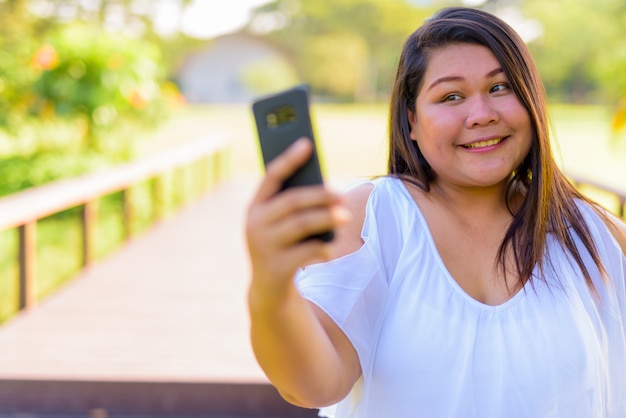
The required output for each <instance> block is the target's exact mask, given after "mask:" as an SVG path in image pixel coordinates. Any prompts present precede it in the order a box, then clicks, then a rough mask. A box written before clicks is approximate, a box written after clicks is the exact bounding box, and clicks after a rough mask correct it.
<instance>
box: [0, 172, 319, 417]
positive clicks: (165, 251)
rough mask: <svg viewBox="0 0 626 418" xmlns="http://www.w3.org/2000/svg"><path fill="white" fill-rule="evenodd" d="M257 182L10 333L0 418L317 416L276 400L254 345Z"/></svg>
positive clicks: (0, 339) (102, 270) (108, 266)
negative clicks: (249, 240)
mask: <svg viewBox="0 0 626 418" xmlns="http://www.w3.org/2000/svg"><path fill="white" fill-rule="evenodd" d="M257 181H258V180H257V179H256V178H255V177H254V176H253V175H247V176H246V177H244V178H235V179H232V180H229V181H226V182H225V183H223V184H221V185H220V186H218V187H217V189H215V190H213V191H212V192H211V193H209V194H208V195H206V196H205V197H203V198H201V199H200V200H199V201H197V202H196V203H194V204H192V205H190V206H188V207H187V208H185V209H184V210H183V211H182V212H179V213H178V214H177V215H174V216H172V217H170V218H168V219H165V220H164V221H162V222H161V223H160V224H158V225H156V226H155V227H154V228H153V229H151V230H150V231H148V232H146V233H145V234H144V235H141V236H138V237H136V238H134V239H133V240H132V241H130V242H129V243H128V244H127V245H126V246H125V247H124V248H123V249H122V250H121V251H119V252H118V253H116V254H114V255H112V256H111V257H109V258H108V259H106V260H104V261H102V262H100V263H98V264H96V265H92V266H91V267H90V268H89V269H88V270H86V271H84V272H83V273H81V274H80V275H79V276H78V277H77V278H76V279H75V280H73V281H72V282H70V283H69V284H68V285H67V286H66V287H64V288H63V289H61V290H60V291H58V292H57V293H56V294H54V295H52V296H50V297H49V298H47V299H46V300H45V301H43V302H42V303H41V304H40V305H39V306H38V307H36V308H35V309H32V310H30V311H28V312H24V313H21V314H19V315H18V316H17V317H15V318H14V319H12V320H11V321H9V322H8V323H7V324H5V325H4V326H3V327H1V328H0V353H1V354H0V413H18V412H19V413H66V414H86V415H84V416H98V417H107V416H116V415H115V414H118V416H119V414H142V415H150V414H153V415H161V416H165V415H168V414H169V415H170V416H174V415H176V416H182V415H195V416H199V415H200V416H206V417H213V416H226V415H228V416H239V417H242V416H258V417H261V416H262V417H267V418H269V417H306V416H316V414H315V411H309V410H301V409H299V408H294V407H291V406H290V405H287V404H286V403H284V401H282V400H281V399H280V398H279V397H278V395H277V393H276V391H275V390H274V389H273V388H272V387H271V386H270V385H269V384H268V382H267V380H266V378H265V376H264V375H263V373H262V371H261V370H260V368H259V367H258V366H257V364H256V362H255V360H254V356H253V354H252V350H251V348H250V344H249V340H248V319H247V310H246V305H245V297H246V288H247V282H248V273H249V266H248V260H247V256H246V252H245V246H244V239H243V216H244V211H245V207H246V204H247V202H248V200H249V198H250V195H251V193H252V190H253V188H254V186H255V184H256V182H257ZM89 411H91V412H89ZM94 411H95V412H94ZM94 414H95V415H94ZM98 414H100V415H98ZM16 416H17V415H16ZM19 416H24V415H19Z"/></svg>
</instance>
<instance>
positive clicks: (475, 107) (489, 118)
mask: <svg viewBox="0 0 626 418" xmlns="http://www.w3.org/2000/svg"><path fill="white" fill-rule="evenodd" d="M468 105H469V106H468V114H467V119H466V126H467V127H468V128H473V127H475V126H486V125H490V124H493V123H497V122H498V121H499V120H500V115H499V113H498V111H497V110H496V108H495V103H494V102H493V100H490V98H489V97H485V96H480V97H475V98H473V99H472V100H470V101H469V103H468Z"/></svg>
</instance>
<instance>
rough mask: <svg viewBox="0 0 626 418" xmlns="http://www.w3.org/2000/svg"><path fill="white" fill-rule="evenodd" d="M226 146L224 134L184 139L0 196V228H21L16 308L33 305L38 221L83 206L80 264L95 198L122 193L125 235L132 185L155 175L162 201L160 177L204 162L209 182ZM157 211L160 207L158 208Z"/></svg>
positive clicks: (88, 255) (90, 237) (88, 248)
mask: <svg viewBox="0 0 626 418" xmlns="http://www.w3.org/2000/svg"><path fill="white" fill-rule="evenodd" d="M228 155H229V146H228V142H227V141H226V139H225V137H224V136H218V135H213V136H207V137H203V138H199V139H197V140H195V141H191V142H188V143H186V144H184V145H182V146H179V147H177V148H175V149H173V150H168V151H166V152H162V153H160V154H156V155H153V156H150V157H146V158H143V159H140V160H137V161H133V162H130V163H126V164H122V165H119V166H116V167H111V168H107V169H105V170H102V171H99V172H95V173H92V174H87V175H84V176H81V177H76V178H70V179H66V180H60V181H55V182H52V183H48V184H45V185H42V186H37V187H33V188H30V189H27V190H24V191H21V192H18V193H14V194H12V195H9V196H6V197H3V198H0V231H2V230H5V229H12V228H17V229H18V232H19V239H18V246H19V250H18V253H19V278H20V280H19V282H20V298H19V299H20V300H19V309H29V308H32V307H34V306H35V304H36V300H35V299H36V297H35V294H36V293H35V278H36V275H37V273H36V271H37V262H36V242H37V221H38V220H40V219H42V218H45V217H47V216H50V215H53V214H56V213H59V212H62V211H64V210H67V209H70V208H74V207H82V238H83V245H82V265H83V266H87V265H88V264H89V263H90V262H91V261H92V258H93V248H94V239H95V237H94V233H93V230H94V225H95V222H96V220H97V212H98V199H99V198H101V197H103V196H106V195H109V194H111V193H115V192H120V191H121V192H122V193H123V201H124V203H123V205H124V227H125V228H124V229H125V236H126V238H129V237H130V236H132V228H131V224H132V217H133V210H132V203H131V201H130V198H129V192H130V188H131V187H132V186H134V185H136V184H138V183H141V182H143V181H146V180H150V179H156V180H158V182H157V187H154V188H153V194H154V196H153V197H154V201H155V202H162V201H163V199H162V197H161V196H159V195H160V194H161V193H162V192H163V191H162V189H163V188H162V185H161V184H160V181H161V180H162V179H161V178H162V176H163V175H164V174H166V173H167V172H169V171H172V170H174V169H177V168H181V167H185V166H189V165H191V164H194V163H198V162H200V163H202V173H201V179H200V180H201V181H202V186H203V188H205V187H206V186H207V182H208V178H209V174H212V176H213V178H215V179H217V180H219V179H221V178H222V176H223V175H224V174H226V171H227V170H228V168H229V167H228V163H227V158H228ZM209 170H212V173H210V172H209ZM155 212H156V216H161V214H162V210H161V209H160V208H157V209H156V211H155Z"/></svg>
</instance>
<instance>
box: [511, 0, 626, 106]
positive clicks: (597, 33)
mask: <svg viewBox="0 0 626 418" xmlns="http://www.w3.org/2000/svg"><path fill="white" fill-rule="evenodd" d="M523 6H524V11H525V13H526V14H527V15H528V16H530V17H532V18H534V19H537V20H539V21H540V22H541V23H542V26H543V30H544V34H543V36H542V38H541V39H540V40H538V41H535V42H533V43H531V44H530V48H531V50H532V52H533V55H534V56H535V58H536V60H537V64H538V66H539V69H540V71H541V73H542V76H543V79H544V82H545V84H546V87H547V89H548V92H549V93H550V95H551V97H553V98H555V99H557V100H562V101H570V102H589V101H601V102H605V103H611V104H615V103H617V101H618V100H619V99H620V98H621V97H622V95H623V94H624V92H626V71H624V68H626V43H625V42H624V39H626V3H624V2H623V0H580V1H575V2H572V1H570V0H551V1H549V2H545V1H542V0H525V1H524V2H523Z"/></svg>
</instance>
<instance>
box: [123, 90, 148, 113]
mask: <svg viewBox="0 0 626 418" xmlns="http://www.w3.org/2000/svg"><path fill="white" fill-rule="evenodd" d="M128 102H129V103H130V105H131V106H132V107H134V108H135V109H143V108H144V107H145V106H146V104H147V101H146V99H145V98H144V97H143V96H142V95H141V92H140V91H139V90H137V89H135V90H133V91H132V92H131V93H130V96H129V97H128Z"/></svg>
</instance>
